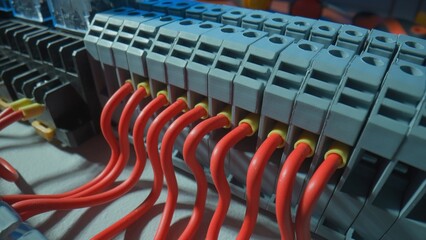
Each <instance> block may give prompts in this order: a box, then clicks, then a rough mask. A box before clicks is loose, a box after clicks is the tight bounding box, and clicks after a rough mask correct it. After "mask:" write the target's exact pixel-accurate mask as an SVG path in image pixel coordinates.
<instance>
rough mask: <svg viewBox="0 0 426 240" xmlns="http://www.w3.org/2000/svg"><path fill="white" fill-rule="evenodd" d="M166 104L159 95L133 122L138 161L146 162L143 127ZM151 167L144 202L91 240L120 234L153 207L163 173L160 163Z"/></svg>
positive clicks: (100, 239)
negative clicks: (150, 182)
mask: <svg viewBox="0 0 426 240" xmlns="http://www.w3.org/2000/svg"><path fill="white" fill-rule="evenodd" d="M167 103H168V102H167V98H166V97H165V96H164V95H159V96H158V97H156V98H155V99H153V100H152V101H151V102H149V103H148V104H147V105H146V107H145V108H144V109H143V110H142V111H141V113H140V114H139V116H138V117H137V119H136V121H135V127H134V129H133V141H134V144H133V145H134V148H135V152H136V157H137V158H138V159H140V161H146V150H145V145H144V141H143V138H144V131H145V126H146V124H147V122H148V120H149V118H150V117H151V116H153V115H154V113H155V112H156V111H158V110H159V109H160V108H161V107H162V106H164V105H166V104H167ZM151 162H152V160H151ZM151 165H152V169H153V171H154V184H153V187H152V189H151V192H150V193H149V195H148V197H147V198H146V199H145V201H144V202H143V203H142V204H141V205H139V206H138V207H137V208H136V209H134V210H133V211H132V212H130V213H129V214H127V215H126V216H125V217H123V218H121V219H120V220H118V221H117V222H115V223H114V224H113V225H111V226H109V227H108V228H106V229H105V230H103V231H102V232H100V233H98V234H96V235H95V236H94V237H93V238H92V239H99V240H103V239H112V238H114V237H115V236H117V235H118V234H119V233H120V232H122V231H123V230H124V229H126V228H127V227H129V226H130V225H131V224H132V223H134V222H135V221H137V220H138V219H139V218H140V217H142V216H143V215H144V214H145V213H146V212H147V211H148V210H149V209H150V208H151V207H152V206H153V205H154V203H155V201H156V200H157V198H158V196H159V195H160V192H161V189H162V185H163V173H162V171H161V166H160V163H155V162H152V163H151Z"/></svg>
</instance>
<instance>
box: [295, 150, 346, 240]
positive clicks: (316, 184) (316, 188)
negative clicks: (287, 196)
mask: <svg viewBox="0 0 426 240" xmlns="http://www.w3.org/2000/svg"><path fill="white" fill-rule="evenodd" d="M341 164H342V158H341V156H340V155H338V154H335V153H332V154H330V155H328V157H327V158H326V159H325V160H324V162H322V163H321V165H320V166H319V167H318V169H317V170H316V171H315V173H314V174H313V175H312V178H311V180H309V183H308V185H307V186H306V188H305V191H304V192H303V194H302V198H301V200H300V203H299V206H298V208H297V215H296V238H297V240H310V239H311V231H310V229H311V225H310V223H311V217H312V212H313V211H314V207H315V205H316V203H317V201H318V199H319V198H320V196H321V193H322V192H323V191H324V189H325V187H326V185H327V182H328V181H329V180H330V178H331V176H332V175H333V174H334V173H335V172H336V170H337V168H339V166H340V165H341Z"/></svg>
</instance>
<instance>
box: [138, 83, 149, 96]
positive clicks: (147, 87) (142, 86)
mask: <svg viewBox="0 0 426 240" xmlns="http://www.w3.org/2000/svg"><path fill="white" fill-rule="evenodd" d="M138 88H145V91H146V97H149V96H150V95H151V87H150V86H149V83H148V82H141V83H139V84H138Z"/></svg>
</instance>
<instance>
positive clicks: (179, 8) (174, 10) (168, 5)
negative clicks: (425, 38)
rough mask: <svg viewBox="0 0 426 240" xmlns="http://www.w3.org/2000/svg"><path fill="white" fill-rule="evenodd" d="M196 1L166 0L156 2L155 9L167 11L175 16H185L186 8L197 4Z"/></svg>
mask: <svg viewBox="0 0 426 240" xmlns="http://www.w3.org/2000/svg"><path fill="white" fill-rule="evenodd" d="M196 4H197V2H196V1H192V0H190V1H187V0H178V1H168V0H164V1H161V2H159V3H156V4H154V6H153V11H156V12H162V13H167V14H169V15H173V16H179V17H185V13H186V9H188V8H189V7H191V6H193V5H196Z"/></svg>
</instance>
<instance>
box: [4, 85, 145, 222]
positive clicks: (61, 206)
mask: <svg viewBox="0 0 426 240" xmlns="http://www.w3.org/2000/svg"><path fill="white" fill-rule="evenodd" d="M146 95H147V93H146V90H145V89H144V88H139V89H138V90H137V91H136V92H135V93H134V94H133V95H132V96H131V97H130V99H129V101H128V103H127V104H126V106H125V108H124V110H123V114H122V117H121V119H120V124H119V136H120V141H119V142H120V147H122V148H121V154H120V156H122V157H119V160H118V161H117V166H116V168H114V169H123V168H124V167H125V165H126V163H127V158H128V155H129V148H130V146H129V142H128V141H129V140H128V131H129V125H130V120H131V118H132V114H133V112H134V110H135V109H136V107H137V106H138V104H139V102H140V101H141V100H142V99H143V98H144V97H145V96H146ZM120 125H121V126H120ZM143 168H144V165H143V162H141V161H136V164H135V166H134V168H133V170H132V172H131V173H130V176H129V178H128V179H126V180H125V181H124V182H123V183H121V184H120V185H118V186H117V187H115V188H113V189H110V190H108V191H106V192H102V193H99V194H95V195H91V196H84V197H80V198H62V199H34V200H26V201H21V202H18V203H15V204H13V205H12V206H13V207H14V208H15V210H16V211H17V212H18V213H24V212H28V211H34V210H35V211H41V212H44V211H49V210H67V209H74V208H83V207H89V206H96V205H100V204H103V203H106V202H110V201H112V200H115V199H117V198H119V197H120V196H122V195H123V194H125V193H127V192H128V191H129V190H130V189H132V188H133V186H134V185H135V184H136V183H137V182H138V180H139V177H140V175H141V174H142V171H143ZM120 172H121V171H120ZM108 176H111V175H108ZM108 176H107V177H108ZM102 180H104V179H102ZM102 180H101V181H102ZM31 216H33V214H27V213H26V214H25V216H22V218H23V219H27V218H28V217H31Z"/></svg>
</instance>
